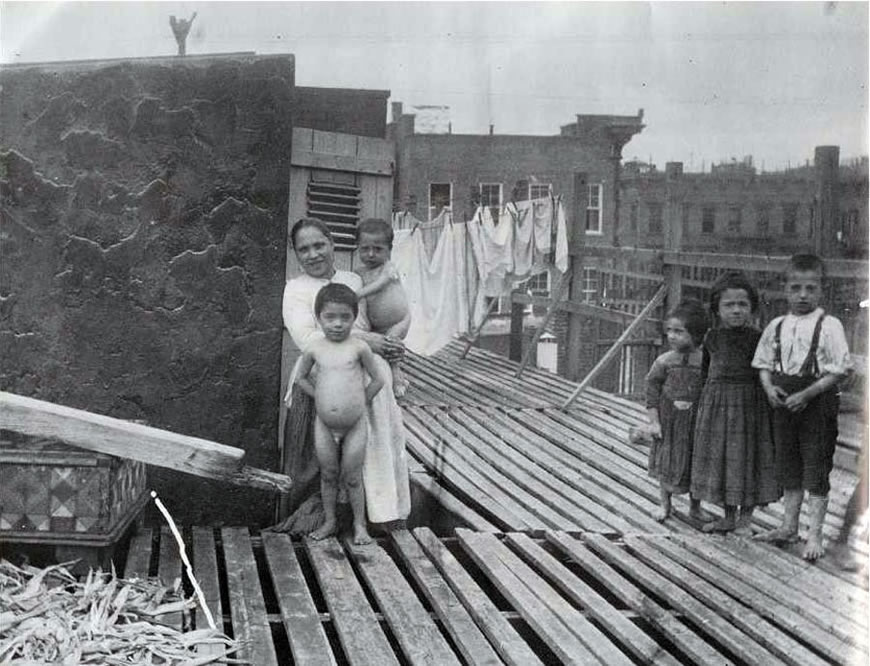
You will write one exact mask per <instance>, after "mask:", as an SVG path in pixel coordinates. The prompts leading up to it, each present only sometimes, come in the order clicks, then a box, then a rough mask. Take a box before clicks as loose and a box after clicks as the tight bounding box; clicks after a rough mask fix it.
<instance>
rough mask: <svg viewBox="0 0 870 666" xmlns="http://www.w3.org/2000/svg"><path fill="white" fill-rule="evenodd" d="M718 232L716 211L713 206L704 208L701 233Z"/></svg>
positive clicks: (702, 210)
mask: <svg viewBox="0 0 870 666" xmlns="http://www.w3.org/2000/svg"><path fill="white" fill-rule="evenodd" d="M715 231H716V209H715V208H714V207H713V206H704V207H703V208H702V209H701V233H702V234H712V233H715Z"/></svg>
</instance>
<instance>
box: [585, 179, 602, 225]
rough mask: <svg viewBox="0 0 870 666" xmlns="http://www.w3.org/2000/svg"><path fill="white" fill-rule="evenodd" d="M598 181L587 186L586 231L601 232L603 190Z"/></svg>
mask: <svg viewBox="0 0 870 666" xmlns="http://www.w3.org/2000/svg"><path fill="white" fill-rule="evenodd" d="M602 189H604V186H603V185H601V184H598V183H595V184H593V185H587V186H586V193H587V196H586V233H587V234H595V235H599V234H601V191H602Z"/></svg>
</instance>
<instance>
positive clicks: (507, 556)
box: [457, 530, 632, 666]
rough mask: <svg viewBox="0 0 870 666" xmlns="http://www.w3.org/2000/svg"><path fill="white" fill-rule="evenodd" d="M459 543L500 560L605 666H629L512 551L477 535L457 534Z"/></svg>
mask: <svg viewBox="0 0 870 666" xmlns="http://www.w3.org/2000/svg"><path fill="white" fill-rule="evenodd" d="M457 536H459V537H460V541H463V537H464V541H463V543H467V544H468V545H469V546H470V547H473V548H475V549H481V548H483V549H485V550H486V551H488V552H489V553H491V554H492V556H493V557H496V558H498V559H499V560H500V561H501V563H502V564H504V565H505V566H506V567H507V568H508V569H509V570H510V571H511V572H512V573H513V574H514V575H515V576H516V577H517V579H518V580H520V581H522V583H523V584H524V585H525V586H526V587H527V588H528V589H529V591H530V592H532V593H533V594H534V595H535V596H536V597H537V598H538V599H539V600H540V601H542V602H543V603H544V604H545V605H546V607H547V608H549V609H550V610H551V611H552V612H553V613H555V614H556V616H558V618H559V619H560V620H561V621H562V622H563V623H564V624H565V626H567V627H568V629H569V630H570V631H571V633H573V634H574V635H575V636H576V637H577V638H579V639H580V641H581V642H582V643H583V644H584V645H585V646H586V647H587V648H589V650H590V651H591V652H592V653H593V654H594V655H595V656H596V657H597V658H598V659H599V661H601V662H602V663H605V664H608V665H609V664H623V665H624V666H628V665H629V664H631V663H632V661H631V659H629V658H628V656H627V655H626V654H625V653H624V652H623V651H622V650H621V649H620V648H619V647H618V646H617V645H615V644H614V643H613V642H612V641H611V640H610V638H608V637H607V636H606V635H605V634H604V633H602V632H601V630H600V629H598V628H597V627H596V626H595V625H593V624H592V623H591V622H590V621H589V620H588V619H587V618H586V617H584V616H583V615H582V614H581V613H580V612H579V611H578V610H577V609H576V608H574V607H573V606H572V605H571V604H570V603H569V602H568V601H566V600H565V599H564V597H562V596H561V595H560V594H559V593H558V592H557V591H556V590H555V589H553V587H551V586H550V583H548V582H547V581H546V580H545V579H544V578H543V577H541V576H540V574H539V573H538V572H537V571H535V570H534V569H533V568H532V567H530V566H529V565H528V564H526V563H525V562H523V560H522V559H521V558H520V557H519V556H518V555H517V554H516V553H514V552H513V551H511V550H509V549H508V548H507V547H506V546H504V545H503V544H502V543H501V542H500V541H499V540H498V539H496V537H495V536H494V535H491V534H474V533H472V532H470V531H468V530H465V531H464V532H463V534H462V535H460V534H459V532H458V531H457Z"/></svg>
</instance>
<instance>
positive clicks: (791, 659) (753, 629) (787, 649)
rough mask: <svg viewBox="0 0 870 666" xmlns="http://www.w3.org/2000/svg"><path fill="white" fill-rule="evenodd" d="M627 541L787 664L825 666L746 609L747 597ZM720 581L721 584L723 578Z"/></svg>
mask: <svg viewBox="0 0 870 666" xmlns="http://www.w3.org/2000/svg"><path fill="white" fill-rule="evenodd" d="M625 544H626V545H627V546H628V547H629V550H630V551H631V553H632V555H634V556H635V557H637V558H638V559H640V560H642V561H643V562H644V564H646V565H647V566H649V567H650V568H652V569H653V570H655V571H657V572H658V573H659V574H661V575H662V576H664V577H665V578H668V579H670V580H671V581H672V582H674V583H676V584H678V585H679V586H680V587H681V588H682V589H684V590H686V591H687V592H690V593H691V594H692V596H694V597H695V598H697V599H698V600H699V601H701V602H702V603H703V604H705V605H706V606H708V607H709V608H710V609H711V610H713V611H714V612H715V613H716V614H717V615H718V616H719V617H722V618H724V619H726V620H728V621H729V622H731V624H733V625H734V626H735V627H737V628H739V629H741V630H742V631H744V632H745V633H746V635H747V636H749V637H751V638H752V639H753V640H754V641H756V642H757V643H758V644H759V645H761V646H762V647H763V648H765V649H766V650H769V651H770V652H772V653H773V654H775V655H776V656H777V657H779V658H780V659H782V660H783V661H785V662H786V663H789V664H794V665H795V666H799V665H800V666H802V665H804V664H806V665H807V666H808V665H809V664H817V665H818V666H821V664H823V663H825V662H824V660H823V659H820V658H819V657H816V656H815V655H814V654H813V653H812V652H810V651H809V650H807V649H806V648H804V647H803V646H802V645H801V644H800V643H798V642H796V641H794V640H792V639H791V638H789V637H788V636H787V635H785V634H783V633H782V632H780V631H779V630H778V629H777V628H776V627H775V626H774V625H772V624H771V623H769V622H768V621H767V620H766V619H765V618H764V617H763V616H762V615H760V614H758V613H756V612H755V611H754V610H752V609H749V608H746V606H745V605H744V602H745V599H741V600H737V599H735V598H733V597H731V596H729V595H728V594H726V593H724V592H722V591H721V590H719V589H718V588H717V587H715V586H714V585H713V584H711V583H710V582H708V581H707V580H705V579H704V578H703V577H701V576H698V575H696V574H695V573H694V572H693V571H692V570H691V569H689V568H686V567H684V566H682V564H680V563H678V562H676V561H675V560H674V559H673V558H671V557H668V556H667V555H666V554H664V553H662V552H660V551H657V550H655V549H654V548H652V547H651V546H650V545H649V544H647V543H646V542H645V541H642V540H641V539H639V538H637V537H626V538H625ZM719 583H720V584H721V581H719Z"/></svg>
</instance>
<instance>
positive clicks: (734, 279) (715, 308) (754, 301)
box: [710, 271, 758, 321]
mask: <svg viewBox="0 0 870 666" xmlns="http://www.w3.org/2000/svg"><path fill="white" fill-rule="evenodd" d="M726 289H742V290H743V291H745V292H746V295H747V296H748V297H749V305H750V307H751V308H752V313H753V314H754V313H755V312H757V311H758V290H757V289H756V288H755V286H754V285H753V284H752V283H751V282H750V281H749V278H747V277H746V276H745V275H744V274H743V273H741V272H739V271H729V272H727V273H725V274H724V275H722V276H721V277H720V278H719V279H718V280H716V282H714V283H713V289H712V291H711V292H710V312H711V313H712V314H713V319H714V321H715V319H716V318H717V317H718V316H719V301H720V300H721V299H722V294H723V292H724V291H725V290H726Z"/></svg>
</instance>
